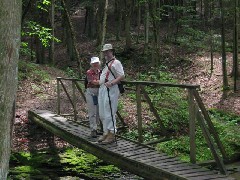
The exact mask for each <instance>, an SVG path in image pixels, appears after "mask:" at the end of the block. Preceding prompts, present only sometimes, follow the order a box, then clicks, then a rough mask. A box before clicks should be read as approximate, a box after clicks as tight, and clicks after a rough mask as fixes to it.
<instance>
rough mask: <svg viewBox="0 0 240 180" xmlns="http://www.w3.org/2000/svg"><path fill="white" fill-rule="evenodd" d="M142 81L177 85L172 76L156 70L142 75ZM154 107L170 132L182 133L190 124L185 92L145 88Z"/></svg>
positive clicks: (166, 88) (177, 89) (165, 88)
mask: <svg viewBox="0 0 240 180" xmlns="http://www.w3.org/2000/svg"><path fill="white" fill-rule="evenodd" d="M140 79H144V80H147V81H148V80H149V81H154V82H159V81H160V82H168V83H176V80H174V79H173V78H172V77H171V75H170V74H168V73H166V72H164V71H161V69H156V70H155V71H152V72H151V71H150V72H148V73H147V74H141V75H140ZM145 89H146V91H147V92H148V94H149V96H150V98H151V100H152V102H153V104H154V107H155V108H156V109H157V110H158V113H159V115H160V117H161V119H162V121H163V123H164V125H165V126H166V127H167V128H168V129H169V130H170V131H175V132H178V131H181V130H182V128H184V127H186V125H187V123H188V103H187V99H186V95H185V93H184V91H183V90H181V89H179V88H169V87H154V88H151V87H145Z"/></svg>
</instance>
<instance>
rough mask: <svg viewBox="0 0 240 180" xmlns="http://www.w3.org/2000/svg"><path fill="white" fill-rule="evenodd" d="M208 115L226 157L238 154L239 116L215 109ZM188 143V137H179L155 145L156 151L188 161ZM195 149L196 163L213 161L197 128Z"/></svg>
mask: <svg viewBox="0 0 240 180" xmlns="http://www.w3.org/2000/svg"><path fill="white" fill-rule="evenodd" d="M210 114H211V119H212V122H213V123H214V127H215V128H216V130H217V132H218V135H219V137H220V140H221V142H222V143H223V146H224V148H225V150H226V152H227V154H228V156H229V157H231V156H232V155H234V154H235V153H237V152H239V148H240V135H239V133H238V132H239V128H238V126H239V125H238V123H239V122H240V116H237V115H234V114H231V113H226V112H223V111H221V110H217V109H211V110H210ZM189 142H190V141H189V137H188V136H180V137H177V138H174V139H173V140H171V141H168V142H163V143H159V144H158V145H157V149H158V150H160V151H162V152H166V153H167V154H169V155H172V156H179V157H180V158H181V159H182V160H185V161H189V160H190V158H189V152H190V149H189ZM196 147H197V154H196V158H197V161H205V160H210V159H213V156H212V154H211V151H210V149H209V147H208V145H207V143H206V140H205V139H204V137H203V134H202V131H201V129H200V128H199V126H198V128H197V131H196Z"/></svg>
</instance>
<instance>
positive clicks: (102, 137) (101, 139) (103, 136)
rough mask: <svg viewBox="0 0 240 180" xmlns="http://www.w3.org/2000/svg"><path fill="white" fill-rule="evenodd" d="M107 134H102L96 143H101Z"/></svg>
mask: <svg viewBox="0 0 240 180" xmlns="http://www.w3.org/2000/svg"><path fill="white" fill-rule="evenodd" d="M107 136H108V134H103V135H102V136H100V138H99V139H98V142H102V141H104V140H105V139H106V138H107Z"/></svg>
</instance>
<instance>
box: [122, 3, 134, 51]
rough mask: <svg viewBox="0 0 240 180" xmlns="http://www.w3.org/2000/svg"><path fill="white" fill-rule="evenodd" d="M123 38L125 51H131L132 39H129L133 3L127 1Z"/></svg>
mask: <svg viewBox="0 0 240 180" xmlns="http://www.w3.org/2000/svg"><path fill="white" fill-rule="evenodd" d="M124 2H125V12H126V14H125V18H124V19H125V38H126V50H129V49H131V47H132V38H131V32H130V29H131V15H132V8H133V2H132V1H129V0H125V1H124Z"/></svg>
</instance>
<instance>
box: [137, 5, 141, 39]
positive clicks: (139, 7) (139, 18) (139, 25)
mask: <svg viewBox="0 0 240 180" xmlns="http://www.w3.org/2000/svg"><path fill="white" fill-rule="evenodd" d="M137 7H138V13H137V43H139V35H140V27H141V3H140V2H138V6H137Z"/></svg>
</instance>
